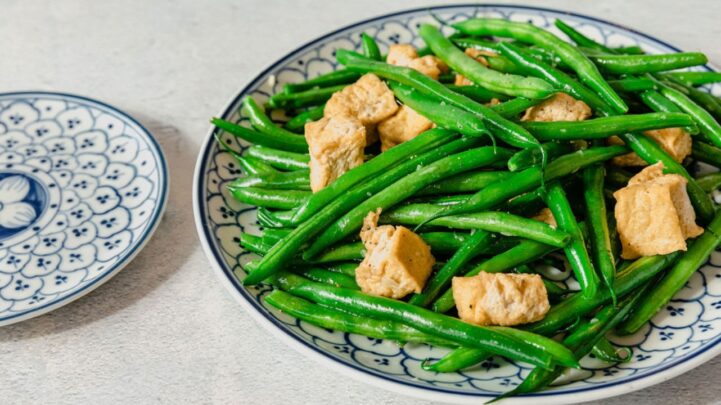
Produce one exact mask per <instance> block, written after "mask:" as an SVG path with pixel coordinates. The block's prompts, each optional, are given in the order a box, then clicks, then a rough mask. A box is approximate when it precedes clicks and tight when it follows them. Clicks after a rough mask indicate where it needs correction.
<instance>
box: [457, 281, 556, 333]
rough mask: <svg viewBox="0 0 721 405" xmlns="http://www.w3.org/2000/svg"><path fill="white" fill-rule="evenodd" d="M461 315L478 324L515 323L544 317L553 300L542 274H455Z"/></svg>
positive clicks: (502, 324)
mask: <svg viewBox="0 0 721 405" xmlns="http://www.w3.org/2000/svg"><path fill="white" fill-rule="evenodd" d="M453 299H454V300H455V301H456V309H457V310H458V317H459V318H461V320H463V321H464V322H468V323H472V324H476V325H501V326H513V325H520V324H524V323H530V322H536V321H540V320H541V319H543V317H544V316H545V315H546V313H547V312H548V310H549V309H550V304H549V302H548V292H547V291H546V286H545V285H544V284H543V280H542V279H541V276H539V275H538V274H504V273H486V272H484V271H482V272H480V273H478V275H475V276H473V277H454V278H453Z"/></svg>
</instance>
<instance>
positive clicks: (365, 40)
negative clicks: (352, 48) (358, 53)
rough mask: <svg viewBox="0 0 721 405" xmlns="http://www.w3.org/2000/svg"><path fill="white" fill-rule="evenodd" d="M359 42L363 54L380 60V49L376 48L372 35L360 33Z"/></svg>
mask: <svg viewBox="0 0 721 405" xmlns="http://www.w3.org/2000/svg"><path fill="white" fill-rule="evenodd" d="M361 44H362V45H363V54H364V55H365V56H367V57H369V58H371V59H373V60H378V61H379V60H382V59H383V57H382V56H381V50H380V49H378V44H377V43H376V40H375V39H373V37H372V36H370V35H368V34H366V33H365V32H364V33H362V34H361Z"/></svg>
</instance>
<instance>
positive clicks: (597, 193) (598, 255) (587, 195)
mask: <svg viewBox="0 0 721 405" xmlns="http://www.w3.org/2000/svg"><path fill="white" fill-rule="evenodd" d="M605 177H606V172H605V169H604V167H603V165H600V164H599V165H593V166H589V167H587V168H585V169H583V197H584V201H585V203H586V222H587V224H588V230H589V236H590V244H589V245H590V247H591V254H592V256H593V263H595V266H596V268H597V269H598V273H599V274H600V275H601V279H602V280H603V283H604V284H605V285H606V288H608V289H609V291H610V293H611V298H612V299H613V303H614V304H615V303H616V292H615V291H614V290H613V279H614V278H615V277H616V261H615V260H614V258H613V253H612V251H611V234H610V231H609V228H608V222H607V216H608V214H607V211H606V199H605V198H604V196H603V188H604V179H605Z"/></svg>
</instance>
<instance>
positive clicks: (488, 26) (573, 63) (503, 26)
mask: <svg viewBox="0 0 721 405" xmlns="http://www.w3.org/2000/svg"><path fill="white" fill-rule="evenodd" d="M453 27H454V28H456V29H458V30H459V31H461V32H463V33H464V34H467V35H476V36H484V35H493V36H499V37H511V38H513V39H517V40H520V41H523V42H527V43H531V44H534V45H538V46H540V47H543V48H546V49H552V50H553V51H554V53H556V54H557V55H558V56H559V57H560V58H561V60H562V61H563V62H565V64H566V65H568V66H569V67H571V68H572V69H573V70H574V71H575V72H576V74H577V75H578V77H579V78H580V79H581V82H582V83H584V84H585V85H586V86H588V87H590V88H591V89H593V90H594V91H596V93H598V95H599V96H600V97H601V98H602V99H603V100H604V101H605V102H606V103H607V104H609V105H610V106H611V107H613V109H614V110H616V111H617V112H619V113H625V112H626V111H628V107H627V106H626V103H624V102H623V100H622V99H621V97H619V95H618V94H616V92H615V91H614V90H613V89H612V88H611V86H609V84H608V83H606V81H605V80H604V78H603V76H601V73H600V72H599V71H598V68H596V66H595V65H594V64H593V62H591V61H590V60H589V59H588V58H587V57H586V56H585V55H583V54H582V53H581V52H579V51H578V50H577V49H576V48H575V47H573V46H572V45H570V44H568V43H566V42H564V41H563V40H561V39H560V38H558V37H557V36H555V35H553V34H552V33H550V32H548V31H546V30H544V29H542V28H539V27H535V26H533V25H532V24H529V23H521V22H513V21H508V20H503V19H495V18H471V19H468V20H465V21H463V22H460V23H457V24H453Z"/></svg>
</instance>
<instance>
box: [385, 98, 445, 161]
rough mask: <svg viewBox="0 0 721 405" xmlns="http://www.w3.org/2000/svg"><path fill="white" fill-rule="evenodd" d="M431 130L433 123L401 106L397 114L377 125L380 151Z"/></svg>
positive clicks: (410, 109)
mask: <svg viewBox="0 0 721 405" xmlns="http://www.w3.org/2000/svg"><path fill="white" fill-rule="evenodd" d="M431 128H433V122H431V121H430V120H429V119H428V118H426V117H424V116H422V115H420V114H418V113H417V112H416V111H415V110H413V109H412V108H410V107H408V106H406V105H402V106H401V107H400V108H399V109H398V112H397V113H396V114H395V115H394V116H392V117H390V118H388V119H386V120H384V121H383V122H381V123H380V124H379V125H378V137H379V138H380V140H381V151H382V152H385V151H387V150H388V149H390V148H392V147H394V146H396V145H399V144H401V143H403V142H405V141H409V140H411V139H413V138H415V137H416V136H418V135H419V134H421V133H423V132H425V131H428V130H429V129H431Z"/></svg>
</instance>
